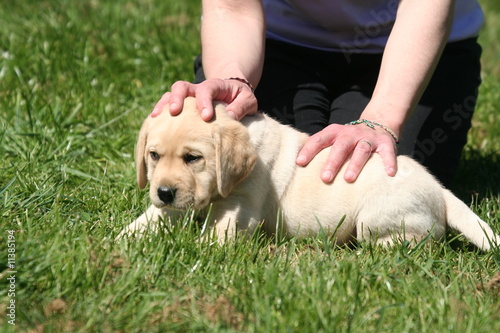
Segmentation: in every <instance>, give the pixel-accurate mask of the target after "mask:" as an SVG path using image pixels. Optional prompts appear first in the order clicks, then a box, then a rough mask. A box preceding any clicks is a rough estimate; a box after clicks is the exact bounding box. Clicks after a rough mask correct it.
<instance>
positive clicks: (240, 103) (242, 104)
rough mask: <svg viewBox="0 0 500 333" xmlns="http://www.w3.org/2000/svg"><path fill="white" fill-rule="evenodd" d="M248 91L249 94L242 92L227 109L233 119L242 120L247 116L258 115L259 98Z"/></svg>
mask: <svg viewBox="0 0 500 333" xmlns="http://www.w3.org/2000/svg"><path fill="white" fill-rule="evenodd" d="M246 90H248V92H247V91H242V92H241V93H240V94H238V95H237V96H236V98H235V99H234V100H233V101H232V102H231V103H229V104H228V105H227V107H226V110H227V113H228V115H229V116H230V117H232V118H233V119H236V120H241V119H242V118H243V117H245V116H246V115H250V114H255V113H257V110H258V104H257V98H256V97H255V95H254V94H253V93H252V92H251V91H250V90H249V89H246Z"/></svg>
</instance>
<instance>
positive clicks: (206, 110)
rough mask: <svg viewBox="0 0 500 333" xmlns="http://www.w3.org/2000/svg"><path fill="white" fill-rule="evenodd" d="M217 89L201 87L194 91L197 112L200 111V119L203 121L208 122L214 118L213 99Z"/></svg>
mask: <svg viewBox="0 0 500 333" xmlns="http://www.w3.org/2000/svg"><path fill="white" fill-rule="evenodd" d="M216 89H217V88H215V89H214V88H213V87H209V86H207V85H201V84H200V86H199V87H198V90H197V91H196V105H197V107H198V110H200V115H201V118H202V119H203V120H205V121H209V120H210V119H212V118H213V116H214V113H215V111H214V106H213V101H214V97H215V95H216V94H217V92H216Z"/></svg>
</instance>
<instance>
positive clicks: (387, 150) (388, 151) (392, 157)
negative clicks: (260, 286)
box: [376, 142, 398, 177]
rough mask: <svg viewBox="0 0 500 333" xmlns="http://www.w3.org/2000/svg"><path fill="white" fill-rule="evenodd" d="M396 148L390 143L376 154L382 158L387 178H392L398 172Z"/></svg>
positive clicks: (381, 147)
mask: <svg viewBox="0 0 500 333" xmlns="http://www.w3.org/2000/svg"><path fill="white" fill-rule="evenodd" d="M396 151H397V147H396V146H395V145H394V144H393V142H391V143H390V144H386V145H384V146H380V148H379V149H377V151H376V152H377V153H378V154H379V155H380V157H382V162H383V163H384V169H385V172H386V173H387V175H388V176H390V177H394V176H395V175H396V173H397V171H398V160H397V156H396Z"/></svg>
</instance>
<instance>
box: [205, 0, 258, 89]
mask: <svg viewBox="0 0 500 333" xmlns="http://www.w3.org/2000/svg"><path fill="white" fill-rule="evenodd" d="M201 40H202V58H203V69H204V72H205V76H206V78H207V79H208V78H222V79H224V78H227V77H241V78H245V79H247V80H249V81H250V82H251V83H252V85H253V86H254V87H255V86H257V84H258V82H259V80H260V76H261V74H262V66H263V62H264V58H263V57H264V41H265V22H264V14H263V10H262V4H261V1H260V0H241V1H237V0H232V1H225V0H204V1H203V21H202V27H201Z"/></svg>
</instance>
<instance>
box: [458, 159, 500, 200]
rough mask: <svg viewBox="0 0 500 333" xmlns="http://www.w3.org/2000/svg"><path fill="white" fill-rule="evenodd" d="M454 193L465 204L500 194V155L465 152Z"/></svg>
mask: <svg viewBox="0 0 500 333" xmlns="http://www.w3.org/2000/svg"><path fill="white" fill-rule="evenodd" d="M452 190H453V192H454V193H455V194H456V195H457V196H458V197H459V198H460V199H462V200H463V201H464V202H465V203H468V204H469V203H471V202H472V200H473V199H474V200H475V199H479V200H481V199H482V198H484V197H486V196H493V197H495V196H497V195H498V194H499V193H500V153H498V152H488V153H485V152H482V151H480V150H474V149H468V150H467V151H464V154H463V156H462V160H461V161H460V165H459V168H458V171H457V175H456V176H455V181H454V185H453V188H452Z"/></svg>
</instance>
